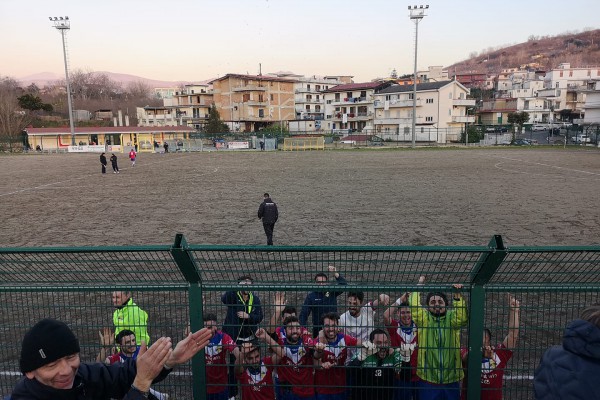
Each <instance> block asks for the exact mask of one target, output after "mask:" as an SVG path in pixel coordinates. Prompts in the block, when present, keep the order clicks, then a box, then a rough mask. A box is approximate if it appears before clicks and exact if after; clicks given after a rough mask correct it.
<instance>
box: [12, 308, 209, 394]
mask: <svg viewBox="0 0 600 400" xmlns="http://www.w3.org/2000/svg"><path fill="white" fill-rule="evenodd" d="M209 338H210V332H209V331H208V330H207V329H201V330H199V331H197V332H195V333H193V334H189V335H188V336H187V337H186V338H185V339H183V340H181V341H180V342H179V343H177V346H176V347H175V349H172V346H171V339H170V338H164V337H162V338H160V339H158V340H157V341H156V342H155V343H154V344H153V345H152V347H151V348H149V349H146V346H145V345H144V346H142V347H141V349H140V352H139V355H138V357H137V359H136V360H133V359H132V358H130V359H127V360H125V362H124V363H117V364H114V365H104V364H101V363H93V364H88V363H82V362H81V361H80V359H79V351H80V347H79V341H78V340H77V338H76V337H75V335H74V334H73V332H72V331H71V329H70V328H69V327H68V326H67V325H66V324H65V323H63V322H60V321H56V320H53V319H43V320H41V321H39V322H38V323H37V324H35V325H34V326H33V327H32V328H31V329H30V330H29V331H27V333H26V334H25V336H24V338H23V344H22V349H21V358H20V361H19V367H20V369H21V372H23V374H24V375H25V376H24V378H23V379H21V380H20V381H19V382H18V383H17V385H16V386H15V389H14V391H13V393H12V395H11V398H12V400H25V399H27V400H37V399H39V400H45V399H74V400H75V399H77V400H87V399H94V400H104V399H106V400H108V399H111V398H117V399H122V398H124V396H127V397H126V398H127V399H132V400H133V399H142V398H147V397H148V395H149V391H150V385H151V383H152V382H158V381H161V380H162V379H164V378H165V377H166V376H167V375H168V374H169V373H170V371H171V369H172V368H173V367H175V366H177V365H179V364H181V363H184V362H187V361H188V360H189V359H190V358H192V357H193V356H194V355H195V354H196V353H198V352H199V351H200V350H201V349H203V348H204V347H205V346H206V344H207V343H208V340H209Z"/></svg>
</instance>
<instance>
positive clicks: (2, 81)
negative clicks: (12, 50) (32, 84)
mask: <svg viewBox="0 0 600 400" xmlns="http://www.w3.org/2000/svg"><path fill="white" fill-rule="evenodd" d="M21 93H22V89H21V88H20V87H19V85H18V83H17V81H15V80H14V79H12V78H8V77H4V78H0V148H2V147H3V145H4V144H5V143H7V144H8V148H9V151H11V152H12V151H13V150H14V148H13V146H14V145H15V144H16V143H18V142H19V139H21V132H22V131H23V129H25V127H26V126H27V125H28V124H29V122H30V121H31V116H30V114H29V113H28V112H26V111H25V110H23V109H22V108H21V107H19V101H18V100H17V97H18V96H19V94H21Z"/></svg>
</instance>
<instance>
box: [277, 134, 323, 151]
mask: <svg viewBox="0 0 600 400" xmlns="http://www.w3.org/2000/svg"><path fill="white" fill-rule="evenodd" d="M283 150H284V151H299V150H325V138H324V137H323V136H314V137H289V138H284V139H283Z"/></svg>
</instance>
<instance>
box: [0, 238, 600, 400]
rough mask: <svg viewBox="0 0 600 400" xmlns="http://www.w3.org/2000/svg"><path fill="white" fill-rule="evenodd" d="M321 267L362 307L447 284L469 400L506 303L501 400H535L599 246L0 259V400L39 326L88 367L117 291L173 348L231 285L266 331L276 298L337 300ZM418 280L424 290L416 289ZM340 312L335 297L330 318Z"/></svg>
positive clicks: (38, 251)
mask: <svg viewBox="0 0 600 400" xmlns="http://www.w3.org/2000/svg"><path fill="white" fill-rule="evenodd" d="M328 266H335V268H336V270H337V271H339V272H340V273H341V274H343V275H344V277H345V278H346V280H347V282H348V285H347V287H344V289H343V290H344V291H345V292H348V291H350V290H352V291H363V292H365V301H367V300H371V299H375V298H377V297H378V295H379V294H387V295H389V296H390V298H391V302H394V301H395V299H396V298H398V297H400V296H401V295H402V294H404V293H405V292H407V291H420V292H429V291H444V292H447V293H450V292H451V290H452V284H453V283H461V284H463V285H464V289H463V293H464V296H465V298H466V300H467V304H468V315H469V322H468V325H467V327H466V328H465V329H463V332H462V335H461V347H464V348H467V349H469V350H470V352H469V358H468V361H467V362H466V365H465V367H467V368H468V372H469V373H468V382H465V386H464V387H463V390H464V391H467V392H468V398H469V399H478V398H479V394H480V390H481V389H480V383H481V379H480V377H481V369H482V363H481V357H482V353H481V346H482V336H483V330H484V327H487V328H489V329H490V330H491V331H492V332H493V341H494V343H496V342H501V341H502V338H504V336H505V335H506V334H507V328H508V326H507V324H508V303H507V301H506V294H507V293H511V294H512V295H513V296H514V297H516V298H517V299H518V300H519V301H520V303H521V322H520V328H521V329H520V334H519V340H518V342H517V344H516V346H515V348H514V349H512V350H513V358H512V359H511V361H510V362H509V363H508V366H507V368H506V370H505V377H504V398H505V399H530V398H533V390H532V379H533V374H534V370H535V367H536V365H537V363H538V361H539V359H540V358H541V355H542V354H543V352H544V351H545V350H546V349H547V348H548V347H550V346H552V345H555V344H560V342H561V338H562V331H563V329H564V327H565V326H566V324H567V323H568V322H569V321H570V320H572V319H575V318H577V316H578V315H579V313H580V312H581V310H582V309H583V308H584V307H585V306H587V305H590V304H593V303H597V302H600V296H599V295H598V291H599V289H600V246H587V247H543V248H541V247H513V248H510V247H508V248H505V246H504V244H503V243H502V239H501V237H499V236H495V237H494V238H492V240H491V242H490V243H489V244H488V246H481V247H327V246H323V247H291V246H215V245H187V244H186V242H185V240H184V238H183V236H182V235H177V237H176V238H175V243H174V244H173V245H170V246H169V245H165V246H146V247H102V248H100V247H96V248H35V249H21V248H14V249H10V248H8V249H0V281H1V283H0V296H1V297H0V300H1V303H0V304H1V305H0V313H1V318H2V324H1V329H2V335H1V336H0V376H1V378H0V392H1V394H2V395H3V396H5V395H8V394H10V392H11V390H12V387H13V386H14V384H15V383H16V382H17V381H18V379H19V378H20V377H21V374H20V373H19V369H18V357H19V352H20V343H21V339H22V337H23V335H24V333H25V331H26V330H27V329H28V328H29V327H30V326H31V325H32V324H34V323H35V322H36V321H37V320H39V319H41V318H44V317H52V318H56V319H60V320H62V321H65V322H66V323H67V324H69V325H70V326H71V327H72V329H73V330H74V332H75V333H76V335H77V336H78V337H79V339H80V342H81V347H82V350H81V359H82V361H89V362H92V361H95V359H96V356H97V354H98V352H99V349H100V343H99V335H98V332H99V331H100V330H101V329H102V328H103V327H112V314H113V311H114V307H113V305H112V302H111V293H112V292H113V291H115V290H127V291H132V293H133V299H134V301H135V302H136V303H137V304H138V305H139V306H140V307H141V308H143V309H144V310H145V311H146V312H147V313H148V315H149V320H148V330H149V332H150V335H151V340H152V339H156V338H158V337H159V336H170V337H172V338H173V341H174V342H176V341H178V340H180V339H181V338H183V336H184V334H185V330H186V328H187V327H188V325H189V326H191V328H192V329H193V330H197V329H200V328H201V327H202V326H203V322H202V321H203V313H208V312H210V313H215V314H217V316H218V319H219V324H221V323H222V322H223V318H224V316H225V312H226V306H225V305H224V304H223V303H222V302H221V295H222V293H223V292H224V291H229V290H233V291H236V290H239V285H238V278H239V277H240V276H242V275H250V276H252V278H253V279H254V283H253V285H252V291H253V292H254V293H256V294H257V295H258V296H259V297H260V299H261V302H262V308H263V312H264V319H263V321H262V322H261V324H260V326H262V327H265V328H269V327H268V324H269V319H270V317H271V315H272V314H273V312H274V311H273V310H274V306H273V305H274V303H275V294H276V292H286V293H287V296H286V297H287V303H288V304H291V305H295V306H296V308H297V309H298V312H299V311H300V308H301V306H302V304H303V301H304V298H305V296H306V293H307V292H310V291H323V290H330V291H334V290H336V289H337V290H339V289H340V287H339V286H337V285H335V282H334V281H330V283H329V284H328V285H326V286H322V285H317V284H316V283H314V281H313V277H314V275H315V274H316V273H318V272H324V273H328V272H327V270H328ZM421 275H425V276H426V277H427V280H426V283H425V285H424V286H419V285H417V282H418V279H419V276H421ZM449 297H450V296H449ZM346 310H347V306H346V295H345V294H342V295H341V296H340V297H338V311H339V312H340V313H343V312H345V311H346ZM384 310H385V308H382V309H380V310H378V311H377V313H376V318H375V325H376V326H382V325H383V320H382V314H383V311H384ZM234 339H235V338H234ZM454 350H455V351H459V349H454ZM467 383H468V385H467ZM206 385H207V382H206V379H205V364H204V362H203V354H200V355H198V356H196V357H195V358H194V359H193V360H192V362H191V363H190V364H189V365H187V366H181V367H178V368H177V369H176V371H175V372H174V373H172V374H171V375H170V376H169V377H168V378H167V379H166V380H165V381H163V382H162V383H160V384H157V385H156V387H155V389H157V390H159V391H161V392H165V393H169V395H170V399H190V398H194V399H204V398H205V388H206Z"/></svg>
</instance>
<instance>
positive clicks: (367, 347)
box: [358, 340, 377, 361]
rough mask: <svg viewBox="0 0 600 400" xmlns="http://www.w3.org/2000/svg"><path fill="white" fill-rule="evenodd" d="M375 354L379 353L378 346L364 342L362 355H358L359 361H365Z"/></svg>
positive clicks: (361, 350)
mask: <svg viewBox="0 0 600 400" xmlns="http://www.w3.org/2000/svg"><path fill="white" fill-rule="evenodd" d="M375 353H377V346H375V345H374V344H373V343H371V342H370V341H368V340H367V341H365V342H362V349H360V353H358V359H359V360H360V361H364V360H365V359H366V358H367V357H369V356H371V355H373V354H375Z"/></svg>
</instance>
